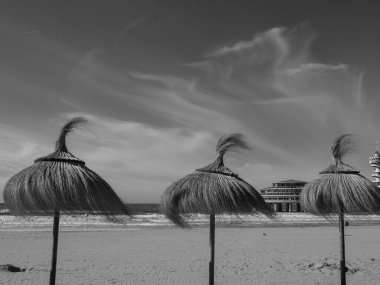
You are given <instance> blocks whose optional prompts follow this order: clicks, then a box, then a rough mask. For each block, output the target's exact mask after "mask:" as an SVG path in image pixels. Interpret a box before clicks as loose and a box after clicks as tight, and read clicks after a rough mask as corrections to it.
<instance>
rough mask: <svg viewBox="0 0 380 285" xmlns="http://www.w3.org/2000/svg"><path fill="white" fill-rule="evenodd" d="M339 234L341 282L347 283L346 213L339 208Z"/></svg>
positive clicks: (344, 284) (342, 284)
mask: <svg viewBox="0 0 380 285" xmlns="http://www.w3.org/2000/svg"><path fill="white" fill-rule="evenodd" d="M339 235H340V284H341V285H346V253H345V245H344V213H343V211H342V210H341V209H340V210H339Z"/></svg>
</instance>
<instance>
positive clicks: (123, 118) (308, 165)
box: [1, 22, 379, 202]
mask: <svg viewBox="0 0 380 285" xmlns="http://www.w3.org/2000/svg"><path fill="white" fill-rule="evenodd" d="M139 23H140V22H136V23H135V26H136V25H137V26H138V24H139ZM135 26H133V24H132V26H131V27H130V28H135ZM126 28H127V29H128V26H127V27H126ZM315 40H317V39H316V34H315V32H313V31H312V30H311V29H310V28H309V27H308V26H307V25H300V26H298V27H296V28H285V27H275V28H272V29H270V30H267V31H263V32H261V33H258V34H255V35H253V37H252V39H250V40H241V41H239V42H236V43H232V44H229V45H225V46H221V47H218V48H215V49H214V50H211V51H209V52H207V53H205V55H204V56H202V55H199V60H198V61H195V62H190V63H184V64H181V65H178V66H177V67H176V72H172V71H170V69H168V68H163V70H167V71H166V72H161V73H154V72H147V71H146V70H149V65H150V64H151V63H150V62H145V61H143V60H142V61H141V62H140V65H141V68H138V67H136V66H135V65H133V67H131V66H129V65H128V64H127V63H128V62H129V61H128V60H125V62H124V61H119V60H118V57H115V56H114V54H113V52H114V50H113V49H112V47H93V48H91V49H89V50H88V51H87V52H85V53H83V54H82V56H81V57H80V58H79V57H78V58H77V61H76V62H75V64H74V62H70V65H68V66H66V67H65V68H66V69H67V70H66V71H67V84H68V85H67V88H65V90H64V91H62V90H59V91H60V92H54V93H52V94H53V95H54V96H50V97H46V98H47V100H45V102H49V107H50V109H49V112H46V113H44V114H45V117H44V118H45V120H42V119H40V120H39V121H38V120H36V124H37V123H40V124H41V125H45V124H46V120H48V124H50V127H49V128H47V129H51V128H53V126H54V127H56V128H59V126H61V125H62V123H63V122H64V121H65V120H66V119H68V118H71V117H72V116H74V115H78V114H81V115H85V116H86V117H88V118H90V120H91V121H94V122H95V125H96V127H95V128H96V131H95V132H93V133H91V134H87V135H84V136H83V138H79V137H76V138H75V139H74V140H73V144H72V149H73V153H74V154H77V153H78V156H79V157H81V158H83V159H84V160H85V161H86V162H87V164H88V165H89V166H90V167H91V168H93V169H94V170H95V171H97V172H99V174H101V175H102V176H104V177H105V178H106V179H107V180H109V181H110V183H111V185H113V186H114V187H115V188H116V189H117V191H118V193H119V194H121V195H122V197H123V198H125V199H126V200H127V201H132V202H136V201H152V202H157V200H158V199H159V195H160V193H161V192H162V191H163V189H165V188H166V187H167V186H168V185H169V184H170V182H171V181H172V180H174V179H175V178H177V177H179V176H182V175H184V174H186V173H188V172H191V171H193V170H194V169H195V168H198V167H202V166H204V164H207V163H209V162H211V160H212V159H213V158H214V155H215V154H214V148H215V143H216V141H217V139H218V138H219V136H220V135H223V134H227V133H233V132H241V133H243V134H245V135H246V137H247V139H248V141H249V142H250V143H251V145H252V147H253V149H252V152H249V153H247V157H245V158H243V157H239V158H240V159H241V160H239V161H238V160H237V159H236V157H234V156H231V157H230V160H229V161H228V162H229V163H231V165H232V167H231V168H232V169H236V171H238V173H239V174H240V175H241V176H242V177H243V178H244V179H246V180H248V181H250V182H252V183H253V184H254V185H255V186H256V187H258V188H260V187H264V186H267V185H268V184H270V183H271V182H273V181H276V180H280V179H287V178H299V179H302V180H308V179H311V178H313V177H314V176H315V174H316V172H317V171H319V170H320V169H321V168H323V167H325V166H326V164H327V163H328V162H329V160H330V155H329V144H330V142H331V141H332V140H333V139H334V138H335V137H336V136H338V135H340V134H342V133H345V132H353V133H358V134H359V135H363V136H366V137H370V134H371V133H373V132H374V131H376V130H377V129H376V121H377V119H379V116H378V114H375V113H371V112H365V110H366V107H367V106H368V104H371V102H370V100H369V99H368V98H366V92H365V90H364V87H363V79H364V73H363V72H358V71H357V70H356V69H355V68H352V67H350V66H349V65H347V64H345V63H328V62H327V63H326V62H320V61H318V59H317V58H316V57H315V56H314V54H313V50H312V49H313V42H314V41H315ZM69 54H70V53H69ZM127 56H128V55H125V57H127ZM63 58H67V54H66V52H63ZM127 59H128V58H127ZM63 61H65V60H64V59H63ZM5 81H7V82H8V83H7V84H8V85H17V82H19V81H18V80H14V82H16V83H12V82H13V81H12V80H5ZM32 87H33V88H30V83H28V84H25V85H19V86H18V87H17V86H15V87H13V90H18V89H17V88H19V89H20V92H19V93H20V94H21V93H22V92H21V91H22V89H23V90H24V91H25V90H26V89H28V90H30V91H31V92H32V95H33V96H36V98H37V100H36V104H37V103H38V104H37V105H41V103H40V102H41V101H44V100H43V99H45V97H44V98H42V97H41V96H38V92H39V90H44V89H40V88H38V86H32ZM47 91H49V90H46V92H44V96H48V95H46V94H48V92H47ZM55 91H57V90H55ZM20 96H21V95H20ZM23 96H24V95H23ZM18 99H20V98H18ZM24 99H25V102H30V104H31V105H33V100H31V99H30V98H26V96H24ZM9 100H12V98H11V96H10V97H9ZM41 106H42V105H41ZM41 106H40V107H39V108H37V107H36V108H35V109H36V110H38V111H41V112H40V113H41V114H43V111H42V109H43V108H42V107H41ZM44 108H45V106H44ZM58 114H59V115H58ZM62 114H63V115H62ZM10 116H11V115H10ZM54 117H58V119H57V118H55V119H52V118H54ZM10 129H11V127H10ZM25 132H26V130H25ZM46 133H47V132H46V131H45V135H44V136H42V137H41V138H38V136H37V135H35V136H32V137H28V136H27V135H24V136H23V137H11V136H10V134H8V135H9V138H8V141H9V142H10V141H12V140H18V141H20V142H23V143H22V144H20V145H17V147H16V146H12V145H11V144H10V143H9V144H7V145H6V146H3V149H5V151H4V152H3V153H2V154H1V157H5V158H6V159H7V161H9V163H11V161H18V163H17V164H14V165H13V166H12V167H10V168H9V169H12V170H15V169H16V168H18V167H19V166H20V167H21V166H22V165H23V164H22V163H19V162H20V161H22V160H23V159H27V160H31V159H32V158H33V159H35V158H36V156H39V154H40V153H41V154H42V155H45V154H46V153H48V152H49V151H51V148H48V146H45V145H46V144H47V143H46V142H44V141H43V140H45V139H46V137H47V136H46ZM94 133H96V136H95V138H94ZM1 137H2V138H6V137H7V135H6V133H4V134H2V135H1ZM14 147H16V148H17V151H16V152H15V150H14V149H13V148H14ZM45 148H46V149H45ZM48 149H49V151H48ZM45 150H46V153H45ZM12 151H13V152H15V153H17V154H18V155H14V156H9V157H7V156H6V155H7V154H6V153H11V152H12ZM42 152H44V153H42ZM364 163H367V161H363V162H362V163H361V164H360V165H361V166H362V167H363V166H364ZM2 173H3V174H2V175H3V177H6V176H7V175H10V173H9V171H8V172H6V171H5V169H3V172H2ZM144 199H145V200H144Z"/></svg>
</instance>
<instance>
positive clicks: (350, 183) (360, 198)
mask: <svg viewBox="0 0 380 285" xmlns="http://www.w3.org/2000/svg"><path fill="white" fill-rule="evenodd" d="M355 149H356V145H355V143H354V141H353V135H351V134H344V135H342V136H340V137H338V138H337V139H336V140H335V141H334V143H333V146H332V148H331V154H332V157H333V160H334V162H333V163H332V164H331V165H330V166H328V167H327V168H326V169H325V170H323V171H321V172H320V174H321V176H320V177H319V178H317V179H315V180H313V181H311V182H309V183H308V184H306V185H305V187H304V188H303V190H302V192H301V203H302V205H303V207H304V209H305V210H306V211H308V212H310V213H312V214H315V215H323V216H328V215H329V214H334V213H338V212H339V211H343V212H345V213H357V214H360V213H368V214H375V213H377V212H378V211H379V209H380V190H379V188H378V187H377V186H376V185H375V184H374V183H373V182H371V181H369V180H368V179H367V178H365V177H364V176H362V175H361V174H360V172H359V171H358V170H356V169H354V168H353V167H352V166H350V165H348V164H346V163H344V162H343V158H344V157H346V156H347V155H348V154H350V153H352V152H353V151H354V150H355Z"/></svg>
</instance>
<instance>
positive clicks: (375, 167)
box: [369, 150, 380, 187]
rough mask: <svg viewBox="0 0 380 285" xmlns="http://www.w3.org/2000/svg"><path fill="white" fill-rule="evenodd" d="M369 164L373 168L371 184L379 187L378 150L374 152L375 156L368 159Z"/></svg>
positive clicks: (379, 158)
mask: <svg viewBox="0 0 380 285" xmlns="http://www.w3.org/2000/svg"><path fill="white" fill-rule="evenodd" d="M369 163H370V164H371V166H372V167H373V172H374V173H373V174H372V177H373V180H372V181H373V182H374V183H375V184H376V185H377V187H380V152H379V151H378V150H376V151H375V154H374V155H373V156H372V157H370V158H369Z"/></svg>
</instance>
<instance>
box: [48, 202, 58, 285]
mask: <svg viewBox="0 0 380 285" xmlns="http://www.w3.org/2000/svg"><path fill="white" fill-rule="evenodd" d="M59 214H60V213H59V210H55V211H54V225H53V254H52V256H51V269H50V283H49V284H50V285H55V272H56V268H57V249H58V232H59Z"/></svg>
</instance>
